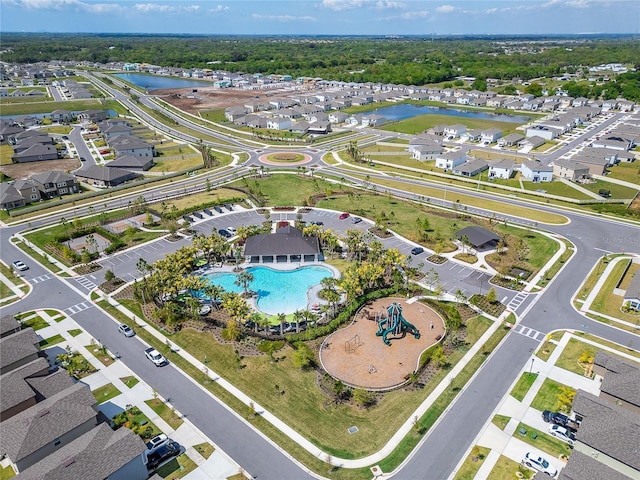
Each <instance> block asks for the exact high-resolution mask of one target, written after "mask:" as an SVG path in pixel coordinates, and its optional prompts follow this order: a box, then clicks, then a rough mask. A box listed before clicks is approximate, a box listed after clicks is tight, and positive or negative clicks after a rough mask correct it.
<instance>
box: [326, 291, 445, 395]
mask: <svg viewBox="0 0 640 480" xmlns="http://www.w3.org/2000/svg"><path fill="white" fill-rule="evenodd" d="M409 302H411V301H410V300H409V301H407V300H406V299H403V298H392V297H386V298H381V299H378V300H374V301H372V302H368V303H367V304H365V305H364V306H363V307H362V308H361V309H360V310H359V311H358V313H357V314H356V315H355V317H354V319H353V321H352V322H351V324H350V325H349V326H347V327H345V328H342V329H340V330H338V331H337V332H334V333H332V334H331V335H329V336H328V337H327V338H326V339H325V341H324V342H323V344H322V347H321V348H320V362H321V364H322V366H323V368H324V369H325V370H326V371H327V373H329V375H331V376H332V377H334V378H336V379H338V380H340V381H342V382H343V383H344V384H346V385H350V386H352V387H356V388H363V389H366V390H389V389H392V388H395V387H398V386H399V385H402V384H403V383H405V382H406V381H407V380H408V378H409V375H411V374H412V373H413V372H414V371H416V370H417V368H418V366H419V362H420V356H421V355H422V352H424V351H425V350H426V349H427V348H429V347H431V346H432V345H435V344H436V343H438V341H440V339H442V337H443V336H444V333H445V325H444V321H443V320H442V318H441V317H440V315H438V314H437V313H436V312H435V311H434V310H432V309H431V308H429V307H428V306H426V305H424V304H422V303H419V302H415V301H414V302H411V303H409ZM394 306H395V307H394ZM398 307H399V308H398ZM394 318H395V319H396V320H398V322H397V328H394V327H395V326H396V325H394V324H393V323H392V320H393V319H394ZM402 320H404V322H402ZM402 323H404V324H402Z"/></svg>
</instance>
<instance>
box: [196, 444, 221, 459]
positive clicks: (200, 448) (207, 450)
mask: <svg viewBox="0 0 640 480" xmlns="http://www.w3.org/2000/svg"><path fill="white" fill-rule="evenodd" d="M193 448H194V449H195V450H196V452H198V453H199V454H200V455H202V456H203V457H204V458H209V457H210V456H211V454H212V453H213V452H215V450H216V449H215V448H213V445H211V444H210V443H207V442H205V443H199V444H198V445H194V446H193Z"/></svg>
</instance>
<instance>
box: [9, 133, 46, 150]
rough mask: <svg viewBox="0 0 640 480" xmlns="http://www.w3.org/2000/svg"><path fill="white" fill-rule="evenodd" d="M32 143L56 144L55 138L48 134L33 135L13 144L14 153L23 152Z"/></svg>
mask: <svg viewBox="0 0 640 480" xmlns="http://www.w3.org/2000/svg"><path fill="white" fill-rule="evenodd" d="M32 145H54V142H53V138H51V137H50V136H48V135H33V136H30V137H27V138H24V139H22V140H20V141H19V142H18V143H16V144H15V145H14V146H13V151H14V153H22V152H24V151H25V150H27V149H28V148H29V147H31V146H32Z"/></svg>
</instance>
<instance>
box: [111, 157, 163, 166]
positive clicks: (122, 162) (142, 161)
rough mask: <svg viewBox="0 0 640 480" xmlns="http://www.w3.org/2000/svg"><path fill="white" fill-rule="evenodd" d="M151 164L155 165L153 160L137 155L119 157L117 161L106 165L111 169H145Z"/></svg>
mask: <svg viewBox="0 0 640 480" xmlns="http://www.w3.org/2000/svg"><path fill="white" fill-rule="evenodd" d="M149 164H151V165H153V158H149V157H138V156H136V155H119V156H118V158H116V159H115V160H112V161H110V162H109V163H107V164H106V166H107V167H109V168H114V167H120V168H145V167H147V166H148V165H149Z"/></svg>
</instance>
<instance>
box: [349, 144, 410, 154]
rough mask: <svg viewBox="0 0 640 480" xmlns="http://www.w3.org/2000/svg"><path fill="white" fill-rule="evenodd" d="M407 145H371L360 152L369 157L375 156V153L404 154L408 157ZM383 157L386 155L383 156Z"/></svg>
mask: <svg viewBox="0 0 640 480" xmlns="http://www.w3.org/2000/svg"><path fill="white" fill-rule="evenodd" d="M407 148H408V147H407V145H398V146H397V147H392V146H390V145H380V144H376V145H371V146H369V147H364V148H363V149H362V150H361V151H362V153H365V154H367V155H369V156H371V155H375V154H376V153H380V152H382V153H386V152H396V153H404V154H405V155H409V153H408V152H407ZM384 156H385V157H386V156H387V155H384Z"/></svg>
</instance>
